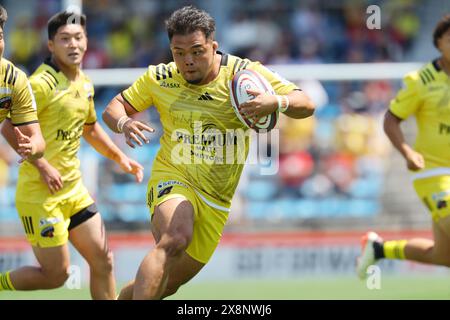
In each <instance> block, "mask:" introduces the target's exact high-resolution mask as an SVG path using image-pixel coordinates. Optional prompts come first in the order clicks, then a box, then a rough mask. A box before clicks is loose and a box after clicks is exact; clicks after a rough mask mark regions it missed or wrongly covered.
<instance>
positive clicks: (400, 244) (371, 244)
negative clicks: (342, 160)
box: [357, 15, 450, 278]
mask: <svg viewBox="0 0 450 320" xmlns="http://www.w3.org/2000/svg"><path fill="white" fill-rule="evenodd" d="M433 43H434V45H435V47H436V48H437V49H438V50H439V52H440V53H441V56H440V57H439V58H437V59H435V60H433V61H431V62H430V63H428V64H426V65H425V66H424V67H422V68H421V69H420V70H418V71H414V72H412V73H409V74H408V75H406V77H405V78H404V84H405V86H404V88H403V89H402V90H401V91H400V92H399V93H398V94H397V97H396V98H395V99H394V100H393V101H392V102H391V105H390V107H389V110H388V111H387V112H386V116H385V120H384V129H385V132H386V134H387V136H388V137H389V139H390V140H391V142H392V144H393V145H394V147H395V148H396V149H397V150H398V151H399V152H400V153H401V154H402V156H403V157H404V158H405V160H406V165H407V167H408V169H409V170H410V171H412V178H413V181H414V182H413V183H414V188H415V190H416V192H417V195H418V196H419V198H420V199H421V200H422V201H423V203H424V204H425V206H426V207H427V208H428V210H429V211H430V213H431V218H432V224H433V237H434V240H429V239H422V238H416V239H408V240H392V241H383V240H382V239H381V237H380V236H378V235H377V234H376V233H375V232H368V233H367V234H366V235H365V236H364V237H363V241H362V242H363V251H362V254H361V256H360V257H359V258H358V261H357V273H358V275H359V277H360V278H364V277H365V276H366V270H367V267H368V266H370V265H372V264H374V263H375V262H376V261H377V260H379V259H382V258H386V259H401V260H405V259H406V260H412V261H418V262H423V263H430V264H436V265H443V266H448V267H450V145H449V141H450V140H449V137H450V78H449V76H450V15H446V16H444V17H443V18H442V19H441V20H440V21H439V23H438V24H437V25H436V27H435V30H434V33H433ZM409 116H415V118H416V122H417V128H418V135H417V137H416V142H415V146H414V148H412V147H410V146H409V145H408V144H407V143H406V142H405V139H404V137H403V133H402V130H401V127H400V123H401V121H403V120H405V119H406V118H408V117H409Z"/></svg>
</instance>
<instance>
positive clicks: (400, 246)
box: [383, 240, 408, 260]
mask: <svg viewBox="0 0 450 320" xmlns="http://www.w3.org/2000/svg"><path fill="white" fill-rule="evenodd" d="M407 242H408V241H407V240H392V241H385V242H384V243H383V251H384V257H385V258H387V259H400V260H404V259H405V247H406V243H407Z"/></svg>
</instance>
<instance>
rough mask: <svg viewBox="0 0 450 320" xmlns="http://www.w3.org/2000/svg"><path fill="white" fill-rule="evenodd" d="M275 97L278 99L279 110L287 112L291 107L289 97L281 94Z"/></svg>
mask: <svg viewBox="0 0 450 320" xmlns="http://www.w3.org/2000/svg"><path fill="white" fill-rule="evenodd" d="M275 97H276V98H277V101H278V111H279V112H282V113H284V112H286V111H287V109H288V108H289V98H288V97H287V96H280V95H276V96H275Z"/></svg>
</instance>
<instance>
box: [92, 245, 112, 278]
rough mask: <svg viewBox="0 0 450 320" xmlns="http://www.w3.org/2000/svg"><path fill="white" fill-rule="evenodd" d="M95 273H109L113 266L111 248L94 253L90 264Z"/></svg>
mask: <svg viewBox="0 0 450 320" xmlns="http://www.w3.org/2000/svg"><path fill="white" fill-rule="evenodd" d="M90 267H91V268H92V269H93V270H94V272H95V273H102V274H109V273H111V272H112V271H113V268H114V255H113V253H112V251H111V250H108V251H104V252H101V253H99V254H98V255H96V258H95V261H93V263H91V264H90Z"/></svg>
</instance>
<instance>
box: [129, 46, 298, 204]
mask: <svg viewBox="0 0 450 320" xmlns="http://www.w3.org/2000/svg"><path fill="white" fill-rule="evenodd" d="M219 53H220V52H219ZM219 57H220V55H219ZM242 69H252V70H255V71H257V72H259V73H260V74H262V75H263V76H264V77H265V78H266V79H267V80H268V81H269V82H270V83H271V85H272V86H273V88H274V90H275V92H276V93H277V94H288V93H290V92H291V91H292V90H295V89H298V88H297V86H296V85H294V84H293V83H291V82H288V81H286V80H285V79H283V78H281V77H280V76H278V75H276V74H275V73H273V72H271V71H270V70H269V69H267V68H265V67H264V66H262V65H261V64H260V63H259V62H252V61H250V60H247V59H241V58H238V57H236V56H232V55H226V54H222V56H221V67H220V71H219V74H218V76H217V77H216V78H215V79H214V80H213V81H211V82H210V83H208V84H205V85H193V84H189V83H188V82H186V81H185V80H184V78H183V77H182V76H181V73H179V71H178V69H177V67H176V64H175V62H171V63H169V64H159V65H157V66H149V67H148V70H147V72H146V73H145V74H144V75H142V76H141V77H140V78H139V79H138V80H137V81H136V82H134V84H133V85H132V86H131V87H129V88H128V89H126V90H125V91H123V92H122V96H123V98H124V99H125V100H126V101H127V102H128V103H129V104H130V105H131V106H133V108H134V109H136V110H137V111H143V110H145V109H147V108H149V107H150V106H155V107H156V109H157V110H158V112H159V114H160V119H161V123H162V127H163V130H164V132H163V135H162V137H161V140H160V144H161V149H160V150H159V152H158V154H157V156H156V161H155V164H154V166H153V170H165V171H170V172H173V173H174V174H176V175H178V176H180V177H181V178H184V180H185V181H188V182H189V183H190V184H191V185H192V186H193V187H194V188H195V189H196V190H198V191H200V192H201V193H202V194H203V195H206V196H207V197H208V196H209V198H210V199H211V198H212V199H213V200H216V201H218V202H219V203H220V204H221V205H224V206H227V207H229V206H230V203H231V199H232V197H233V194H234V191H235V189H236V186H237V184H238V182H239V178H240V175H241V172H242V169H243V165H244V162H245V159H246V157H247V154H248V148H249V139H248V134H247V135H246V137H245V139H244V138H242V139H239V138H238V137H243V136H244V133H245V129H246V127H245V126H244V124H242V123H241V122H240V121H239V119H238V118H237V116H236V114H235V113H234V111H233V108H232V106H231V101H230V92H229V86H228V83H229V81H230V80H231V79H232V77H233V75H234V74H235V73H236V72H237V71H239V70H242ZM227 148H228V149H227ZM242 160H243V161H242Z"/></svg>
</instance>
